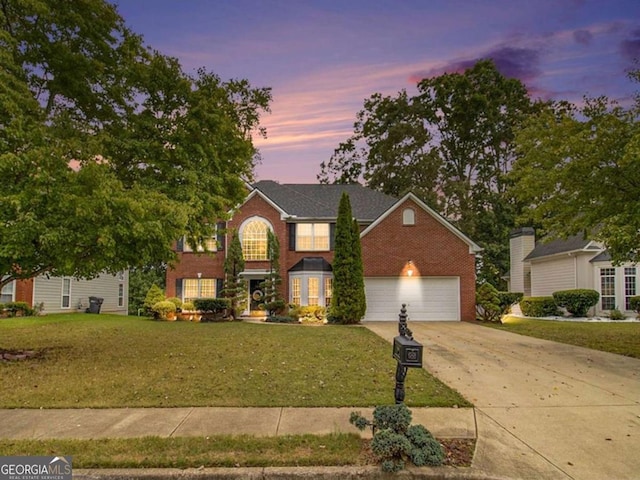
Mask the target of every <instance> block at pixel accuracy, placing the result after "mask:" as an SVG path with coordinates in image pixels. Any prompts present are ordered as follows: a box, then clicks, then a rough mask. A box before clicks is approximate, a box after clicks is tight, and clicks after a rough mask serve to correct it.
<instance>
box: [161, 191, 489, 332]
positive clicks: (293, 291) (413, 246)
mask: <svg viewBox="0 0 640 480" xmlns="http://www.w3.org/2000/svg"><path fill="white" fill-rule="evenodd" d="M343 192H347V193H348V194H349V199H350V202H351V208H352V213H353V215H354V217H355V218H356V219H357V220H358V223H359V224H360V226H361V233H360V238H361V243H362V257H363V265H364V276H365V292H366V297H367V313H366V316H365V318H364V320H382V321H397V319H398V313H399V311H400V307H401V305H402V304H403V303H406V304H407V309H408V313H409V316H410V319H412V320H416V321H417V320H453V321H455V320H473V319H474V318H475V257H476V254H477V253H478V252H479V251H480V247H478V245H476V244H475V243H474V242H473V241H471V240H470V239H469V238H467V237H466V236H465V235H464V234H462V233H461V232H460V231H459V230H457V229H456V228H455V227H453V226H452V225H451V224H450V223H449V222H447V221H446V220H445V219H443V218H442V217H441V216H439V215H438V214H437V213H435V212H434V211H433V210H432V209H430V208H429V207H428V206H427V205H426V204H424V203H423V202H422V201H421V200H420V199H418V198H417V197H416V196H415V195H413V194H408V195H406V196H404V197H403V198H400V199H397V198H394V197H391V196H388V195H385V194H382V193H380V192H376V191H374V190H371V189H368V188H366V187H362V186H360V185H357V184H353V185H320V184H282V185H281V184H278V183H276V182H273V181H261V182H258V183H256V184H255V185H253V186H250V187H248V194H247V197H246V199H245V201H244V203H243V204H242V205H240V206H238V207H237V208H236V209H235V210H234V211H233V215H232V218H231V219H230V220H229V221H228V222H227V223H226V225H224V224H222V225H219V227H220V230H219V231H220V232H221V233H220V235H218V237H217V238H212V239H211V242H210V244H209V245H208V249H209V250H216V251H215V252H212V253H207V254H203V253H201V252H198V251H197V250H198V249H197V248H196V249H195V250H196V251H193V249H192V248H189V247H188V246H187V245H185V243H184V242H183V241H179V242H178V243H177V250H178V257H179V261H178V263H177V264H176V265H175V267H174V268H173V269H169V270H168V272H167V296H178V297H180V298H182V299H183V300H184V299H194V298H199V297H214V296H219V294H220V291H221V289H222V283H223V278H224V270H223V265H224V256H225V252H226V247H227V245H228V244H229V241H230V232H231V231H232V230H233V229H237V230H238V232H239V235H240V241H241V243H242V248H243V253H244V258H245V263H246V264H245V271H244V272H243V274H242V275H243V276H244V277H245V279H246V280H247V283H248V286H249V292H248V297H249V298H248V300H249V302H248V304H249V307H248V308H249V310H254V309H257V308H258V305H257V302H255V301H252V298H253V297H254V295H253V294H254V293H256V290H259V289H260V284H261V283H262V282H263V281H264V279H265V276H266V274H267V271H268V268H269V262H268V261H267V258H266V242H267V231H268V230H271V231H273V232H274V233H275V234H276V235H277V237H278V239H279V241H280V248H281V253H280V268H281V271H280V274H281V277H282V280H283V282H282V286H281V288H282V293H283V295H284V298H285V299H287V301H289V302H290V303H295V304H299V305H327V306H328V305H329V303H330V301H331V293H332V284H333V275H332V269H331V263H332V261H333V237H334V230H335V222H336V217H337V214H338V204H339V202H340V197H341V196H342V193H343ZM223 227H225V228H223ZM255 297H256V298H257V297H259V293H258V294H256V295H255ZM247 313H249V312H247Z"/></svg>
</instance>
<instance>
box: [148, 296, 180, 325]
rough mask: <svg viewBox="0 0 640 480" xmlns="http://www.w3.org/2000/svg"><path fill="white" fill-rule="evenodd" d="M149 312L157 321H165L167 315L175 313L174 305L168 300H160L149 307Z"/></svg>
mask: <svg viewBox="0 0 640 480" xmlns="http://www.w3.org/2000/svg"><path fill="white" fill-rule="evenodd" d="M151 311H152V312H153V313H154V314H155V317H156V318H157V319H159V320H167V319H168V318H169V315H170V314H172V313H176V304H175V303H173V302H170V301H169V300H162V301H160V302H158V303H156V304H155V305H154V306H153V307H151Z"/></svg>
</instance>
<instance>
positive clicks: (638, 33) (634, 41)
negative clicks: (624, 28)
mask: <svg viewBox="0 0 640 480" xmlns="http://www.w3.org/2000/svg"><path fill="white" fill-rule="evenodd" d="M619 48H620V54H621V55H622V56H623V57H624V58H625V59H627V60H629V61H631V62H633V61H636V60H638V61H640V28H638V29H636V30H634V31H633V32H631V38H628V39H626V40H623V41H622V42H620V47H619Z"/></svg>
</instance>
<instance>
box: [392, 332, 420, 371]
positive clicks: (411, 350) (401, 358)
mask: <svg viewBox="0 0 640 480" xmlns="http://www.w3.org/2000/svg"><path fill="white" fill-rule="evenodd" d="M393 358H395V359H396V360H397V361H398V363H399V364H400V365H401V366H403V367H422V344H421V343H418V342H416V341H415V340H414V339H413V338H408V337H405V336H404V335H399V336H397V337H395V338H394V339H393Z"/></svg>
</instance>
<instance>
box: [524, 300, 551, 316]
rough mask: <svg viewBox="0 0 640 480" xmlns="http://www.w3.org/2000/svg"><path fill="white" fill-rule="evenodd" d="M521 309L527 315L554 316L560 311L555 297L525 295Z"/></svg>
mask: <svg viewBox="0 0 640 480" xmlns="http://www.w3.org/2000/svg"><path fill="white" fill-rule="evenodd" d="M520 309H521V310H522V313H523V314H524V315H525V316H527V317H552V316H554V315H558V313H559V312H558V306H557V305H556V301H555V300H554V299H553V297H524V298H523V299H522V300H520Z"/></svg>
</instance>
